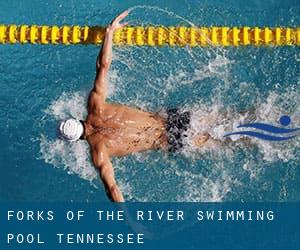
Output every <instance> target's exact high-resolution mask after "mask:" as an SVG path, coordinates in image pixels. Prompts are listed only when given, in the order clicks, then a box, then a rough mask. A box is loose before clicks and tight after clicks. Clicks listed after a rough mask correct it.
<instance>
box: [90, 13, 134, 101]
mask: <svg viewBox="0 0 300 250" xmlns="http://www.w3.org/2000/svg"><path fill="white" fill-rule="evenodd" d="M128 13H129V12H128V11H125V12H123V13H122V14H120V15H119V16H117V17H116V18H115V19H114V20H113V21H112V22H111V24H110V25H109V26H108V27H107V29H106V33H105V38H104V42H103V46H102V48H101V50H100V53H99V55H98V57H97V61H96V78H95V84H94V91H95V92H96V93H97V94H98V95H100V96H102V97H103V98H104V99H105V98H106V94H107V79H106V78H107V75H108V71H109V68H110V65H111V61H112V44H113V36H114V32H115V31H116V30H118V29H121V28H123V27H125V26H126V25H127V23H120V22H121V21H122V20H123V19H124V18H125V17H126V16H127V15H128Z"/></svg>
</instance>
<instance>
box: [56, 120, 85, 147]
mask: <svg viewBox="0 0 300 250" xmlns="http://www.w3.org/2000/svg"><path fill="white" fill-rule="evenodd" d="M58 130H59V137H60V138H62V139H64V140H66V141H71V142H74V141H77V140H78V139H79V138H80V136H81V135H82V134H83V131H84V128H83V125H82V123H81V122H80V121H79V120H76V119H73V118H71V119H67V120H65V121H61V122H60V124H59V128H58Z"/></svg>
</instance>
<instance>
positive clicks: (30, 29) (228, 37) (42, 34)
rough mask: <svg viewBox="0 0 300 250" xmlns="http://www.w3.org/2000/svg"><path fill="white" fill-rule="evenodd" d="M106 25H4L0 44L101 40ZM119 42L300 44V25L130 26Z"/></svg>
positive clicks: (120, 34)
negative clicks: (269, 26)
mask: <svg viewBox="0 0 300 250" xmlns="http://www.w3.org/2000/svg"><path fill="white" fill-rule="evenodd" d="M104 34H105V27H98V26H94V27H88V26H82V27H80V26H62V27H58V26H37V25H30V26H29V25H19V26H17V25H0V44H15V43H21V44H25V43H31V44H64V45H74V44H100V43H102V42H103V39H104ZM114 43H115V44H116V45H137V46H144V45H145V46H164V45H169V46H191V47H195V46H201V47H203V46H245V45H253V46H288V45H294V46H299V45H300V27H296V28H295V27H294V28H291V27H274V28H268V27H264V28H259V27H182V26H180V27H163V26H150V27H126V28H123V29H121V30H118V31H116V33H115V35H114Z"/></svg>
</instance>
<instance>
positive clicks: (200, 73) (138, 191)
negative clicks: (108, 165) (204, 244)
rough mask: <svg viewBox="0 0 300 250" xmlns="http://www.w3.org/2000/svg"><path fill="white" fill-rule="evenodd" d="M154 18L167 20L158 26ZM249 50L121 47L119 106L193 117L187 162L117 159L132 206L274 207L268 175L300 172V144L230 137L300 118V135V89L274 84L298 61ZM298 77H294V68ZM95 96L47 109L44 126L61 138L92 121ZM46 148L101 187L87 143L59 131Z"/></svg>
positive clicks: (113, 87)
mask: <svg viewBox="0 0 300 250" xmlns="http://www.w3.org/2000/svg"><path fill="white" fill-rule="evenodd" d="M137 9H140V10H143V12H144V13H145V18H147V17H151V18H149V19H150V22H151V20H157V22H158V23H161V19H160V18H159V16H161V13H163V14H164V15H165V14H167V15H168V16H169V17H172V18H174V19H175V20H176V21H178V20H181V21H188V20H184V19H182V18H181V17H180V16H177V15H176V14H174V13H171V12H168V11H167V10H163V11H162V10H157V9H156V10H155V9H153V8H152V9H151V8H150V9H149V8H148V7H147V8H144V7H143V6H141V7H134V8H133V9H132V10H133V11H134V12H135V11H136V10H137ZM146 10H149V11H148V12H151V14H149V13H148V12H147V11H146ZM154 10H155V11H157V12H155V15H156V16H157V17H158V18H157V19H155V18H152V17H153V16H152V14H153V12H154ZM166 12H168V13H166ZM158 13H160V14H158ZM131 16H133V17H131V18H134V15H131ZM138 21H139V24H141V20H140V19H139V20H138ZM145 22H146V21H145ZM152 22H153V21H152ZM146 23H147V22H146ZM187 23H189V21H188V22H187ZM150 24H153V23H150ZM190 24H191V25H192V23H190ZM249 51H250V52H249V55H248V58H247V55H245V54H246V52H245V51H238V50H235V51H234V52H233V51H230V50H224V49H215V50H213V49H210V48H209V49H203V48H199V49H196V48H195V49H193V50H191V49H189V48H172V49H169V48H147V47H143V48H139V47H126V48H125V47H124V48H114V56H113V59H114V60H113V64H112V70H111V72H110V79H109V101H112V102H118V103H123V104H126V105H130V106H133V107H139V108H142V109H144V110H147V111H153V112H162V113H163V112H164V111H165V109H166V108H168V107H181V108H182V109H183V110H188V111H191V113H192V119H191V129H190V130H189V131H188V138H187V140H186V141H185V145H186V147H185V148H184V151H183V152H182V154H178V155H168V154H166V153H164V152H145V153H138V154H134V155H130V156H127V157H123V158H114V159H112V162H113V166H114V169H115V174H116V178H117V182H118V183H119V185H120V188H121V190H122V191H123V193H124V195H125V198H126V200H130V201H227V200H260V199H262V200H265V199H268V198H266V196H265V197H261V193H263V192H264V191H266V190H267V191H268V189H269V188H270V185H271V184H270V182H271V181H272V180H270V179H266V178H265V176H264V174H265V170H266V169H267V167H270V166H273V165H276V164H277V165H276V166H278V164H279V166H280V164H282V163H283V162H288V164H289V166H292V167H294V166H296V165H297V164H298V163H299V161H300V155H299V152H300V151H299V147H300V138H299V137H298V138H295V139H293V141H291V142H288V143H282V144H276V145H275V144H272V143H271V142H265V141H261V140H257V139H255V138H253V139H250V140H247V141H245V140H244V139H245V138H244V137H243V136H241V135H234V136H232V138H231V140H230V141H229V142H228V141H226V140H225V138H224V134H226V133H229V132H230V131H233V129H234V128H236V127H237V126H239V125H240V124H245V123H253V122H261V121H268V122H269V123H271V124H275V123H276V122H277V121H278V119H279V118H280V117H281V116H282V115H283V114H288V115H289V116H291V119H292V120H293V121H295V123H294V125H295V126H296V127H299V126H300V119H299V117H300V107H299V103H300V93H299V90H298V89H297V86H298V84H299V82H298V83H297V82H296V83H295V82H292V81H290V80H289V79H286V81H287V82H286V83H283V82H281V83H278V84H276V83H277V82H276V80H274V79H273V78H272V77H274V72H276V71H277V67H284V66H282V64H284V58H285V57H286V58H290V60H293V58H294V56H293V57H291V56H290V54H289V53H290V52H289V51H288V52H285V51H279V52H278V54H280V55H281V56H280V57H278V58H277V57H276V62H274V63H272V62H273V61H272V60H273V58H272V57H270V56H269V57H268V55H269V54H270V53H269V54H268V55H265V56H262V60H260V54H259V53H256V52H254V51H253V50H251V49H250V50H249ZM291 53H293V52H291ZM292 55H293V54H292ZM243 58H246V59H245V61H243V60H244V59H243ZM249 58H250V59H251V60H249ZM255 60H257V61H258V63H255V62H256V61H255ZM295 60H296V59H295ZM289 64H290V65H293V62H289ZM270 67H271V68H272V69H271V70H270ZM288 69H289V70H290V72H291V73H290V75H293V74H294V73H293V71H292V70H293V68H288ZM259 74H262V75H263V76H264V77H265V78H266V80H265V81H264V82H263V84H264V85H265V86H267V87H264V86H259V84H258V83H257V82H255V79H254V80H251V79H253V78H254V77H252V75H253V76H255V77H257V75H259ZM272 84H273V85H272ZM287 86H288V87H287ZM283 89H284V91H283ZM87 94H88V90H86V92H85V93H83V94H82V93H79V92H69V93H64V94H62V96H61V97H59V98H58V99H57V100H54V101H53V102H52V103H51V104H50V105H49V107H48V108H47V109H46V110H45V122H44V124H43V126H44V127H48V128H49V129H48V130H49V131H51V129H52V130H53V126H54V125H55V124H56V123H57V121H58V120H60V119H64V118H67V117H69V116H73V117H77V118H79V119H84V117H85V116H86V98H87ZM43 130H46V131H47V129H43ZM206 132H208V133H209V135H210V136H211V138H212V139H211V140H209V141H208V142H207V143H206V144H205V146H203V147H201V148H198V147H195V145H194V143H193V138H195V137H196V136H197V135H199V134H203V133H206ZM39 140H40V155H41V156H40V157H41V159H44V161H45V162H47V163H48V164H51V165H53V166H54V167H57V168H62V169H63V170H65V171H67V172H68V173H70V174H76V175H78V176H79V177H80V178H82V179H84V180H87V181H89V182H91V183H92V184H93V183H94V184H93V185H95V183H98V177H97V173H96V171H95V170H94V168H93V166H92V164H91V161H90V158H89V149H88V145H87V144H86V143H85V142H78V143H75V144H74V145H72V146H70V145H69V144H66V143H64V142H62V141H60V140H58V139H56V138H55V136H53V137H51V133H50V132H49V133H47V134H43V135H41V137H40V138H39Z"/></svg>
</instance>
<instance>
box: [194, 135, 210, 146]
mask: <svg viewBox="0 0 300 250" xmlns="http://www.w3.org/2000/svg"><path fill="white" fill-rule="evenodd" d="M209 138H211V137H210V135H209V133H205V134H202V135H199V136H197V137H196V138H195V139H194V140H193V143H194V145H195V146H196V147H203V145H204V144H205V143H206V142H207V141H208V140H209Z"/></svg>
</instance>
